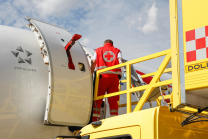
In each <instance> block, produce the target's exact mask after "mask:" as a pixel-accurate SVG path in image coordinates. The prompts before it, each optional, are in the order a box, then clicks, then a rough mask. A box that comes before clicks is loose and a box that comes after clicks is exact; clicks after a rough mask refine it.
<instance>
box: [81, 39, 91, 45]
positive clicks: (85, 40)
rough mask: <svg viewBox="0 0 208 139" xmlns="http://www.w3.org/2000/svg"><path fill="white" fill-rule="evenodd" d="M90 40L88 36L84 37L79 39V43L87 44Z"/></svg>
mask: <svg viewBox="0 0 208 139" xmlns="http://www.w3.org/2000/svg"><path fill="white" fill-rule="evenodd" d="M89 42H90V39H89V38H84V39H82V40H81V41H80V43H81V44H82V45H84V46H87V45H88V44H89Z"/></svg>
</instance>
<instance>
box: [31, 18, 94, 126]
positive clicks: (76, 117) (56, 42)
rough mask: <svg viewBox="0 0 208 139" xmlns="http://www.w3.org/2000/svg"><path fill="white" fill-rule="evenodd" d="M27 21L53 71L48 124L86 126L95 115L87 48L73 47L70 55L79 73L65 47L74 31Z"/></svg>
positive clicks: (47, 112)
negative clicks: (69, 63) (71, 62)
mask: <svg viewBox="0 0 208 139" xmlns="http://www.w3.org/2000/svg"><path fill="white" fill-rule="evenodd" d="M27 19H28V21H29V22H30V24H29V25H28V27H30V28H31V30H32V31H33V32H34V34H35V36H36V38H37V40H38V42H39V45H40V50H41V51H40V54H42V55H43V60H44V62H45V64H46V66H48V72H49V83H48V94H47V95H48V96H47V101H46V103H47V104H46V109H45V117H44V124H52V125H68V126H85V125H86V124H88V122H89V120H90V116H91V109H92V102H93V90H92V78H91V74H90V66H89V63H88V61H87V57H86V55H85V53H84V50H83V48H82V47H81V45H80V44H79V42H76V43H75V44H74V45H73V47H72V48H71V50H70V53H71V58H72V60H73V64H74V66H75V70H74V69H69V68H68V57H67V54H66V51H65V49H64V47H65V46H66V44H67V43H68V42H69V41H70V40H71V38H72V35H71V34H70V32H69V31H67V30H65V29H62V28H59V27H56V26H54V25H50V24H47V23H44V22H41V21H38V20H35V19H32V18H27Z"/></svg>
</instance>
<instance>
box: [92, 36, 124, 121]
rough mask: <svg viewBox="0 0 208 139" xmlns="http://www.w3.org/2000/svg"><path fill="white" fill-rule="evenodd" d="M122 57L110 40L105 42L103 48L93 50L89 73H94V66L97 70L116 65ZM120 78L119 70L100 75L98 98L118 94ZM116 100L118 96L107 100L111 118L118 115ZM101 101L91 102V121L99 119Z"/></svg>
mask: <svg viewBox="0 0 208 139" xmlns="http://www.w3.org/2000/svg"><path fill="white" fill-rule="evenodd" d="M121 59H122V55H121V51H120V50H119V49H118V48H115V47H114V46H113V41H112V40H106V41H105V42H104V46H103V47H99V48H97V49H96V50H95V54H94V57H93V60H92V62H91V72H92V73H93V72H94V69H95V66H96V68H97V70H101V69H103V68H107V67H111V66H114V65H117V64H119V63H121V62H119V61H121ZM118 76H121V69H113V70H110V71H107V72H104V73H101V76H100V79H99V86H98V96H101V95H104V94H105V92H107V93H108V94H110V93H114V92H118V91H119V89H118V86H119V77H118ZM118 100H119V96H114V97H110V98H108V102H109V106H110V114H111V116H116V115H118ZM101 104H102V99H100V100H97V101H94V102H93V117H92V121H93V122H94V121H97V120H99V119H100V107H101Z"/></svg>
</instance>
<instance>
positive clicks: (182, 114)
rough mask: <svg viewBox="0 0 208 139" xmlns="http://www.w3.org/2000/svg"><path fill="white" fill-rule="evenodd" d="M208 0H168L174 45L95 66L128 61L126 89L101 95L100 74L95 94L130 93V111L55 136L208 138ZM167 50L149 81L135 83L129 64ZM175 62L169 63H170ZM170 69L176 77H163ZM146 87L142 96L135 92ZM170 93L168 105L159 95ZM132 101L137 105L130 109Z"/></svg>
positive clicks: (127, 105) (128, 104)
mask: <svg viewBox="0 0 208 139" xmlns="http://www.w3.org/2000/svg"><path fill="white" fill-rule="evenodd" d="M207 6H208V1H207V0H170V32H171V49H169V50H165V51H162V52H159V53H156V54H152V55H149V56H145V57H142V58H138V59H135V60H131V61H128V62H126V63H123V64H120V65H116V66H113V67H109V68H106V69H103V70H99V71H98V72H97V77H99V74H100V73H102V72H105V71H108V70H111V69H114V68H119V67H123V66H125V67H126V73H127V79H126V80H123V82H126V90H123V91H119V92H115V93H113V94H107V95H104V96H99V97H98V96H97V89H98V83H99V78H97V79H96V85H95V94H94V100H98V99H103V98H108V97H111V96H116V95H121V94H126V96H127V102H126V105H125V106H126V108H127V114H123V115H119V116H116V117H111V118H107V119H103V120H101V121H97V122H93V123H92V124H89V125H87V126H85V127H83V128H82V129H81V130H80V132H79V134H78V135H77V136H59V137H56V138H82V139H88V138H89V139H94V138H100V139H104V138H105V139H131V138H134V139H207V138H208V122H207V121H208V48H207V47H208V37H207V36H208V18H207V14H208V8H207ZM161 56H165V58H164V60H163V62H162V64H161V65H160V67H159V68H158V70H157V71H156V72H154V73H149V74H147V75H143V76H142V77H143V78H145V77H150V76H153V79H152V80H151V82H150V84H148V85H143V86H138V87H132V86H131V65H133V64H136V63H139V62H142V61H146V60H150V59H153V58H157V57H161ZM170 60H171V63H172V68H166V67H167V65H168V63H169V62H170ZM167 72H172V79H170V80H166V81H160V76H161V75H162V74H163V73H167ZM169 84H172V87H173V88H172V93H171V94H170V95H166V96H158V97H157V98H155V101H157V107H155V108H149V109H146V110H142V107H143V106H144V104H145V103H146V102H147V100H148V98H149V96H150V95H151V93H152V91H153V90H154V89H155V88H157V87H160V86H164V85H169ZM139 91H144V92H143V95H142V97H141V98H140V100H139V101H138V102H132V101H131V94H132V93H134V92H139ZM164 99H170V103H169V104H168V106H161V100H164ZM132 105H136V107H135V108H134V110H132Z"/></svg>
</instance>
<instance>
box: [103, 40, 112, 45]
mask: <svg viewBox="0 0 208 139" xmlns="http://www.w3.org/2000/svg"><path fill="white" fill-rule="evenodd" d="M106 43H112V44H113V41H112V40H110V39H107V40H105V41H104V45H105V44H106Z"/></svg>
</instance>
